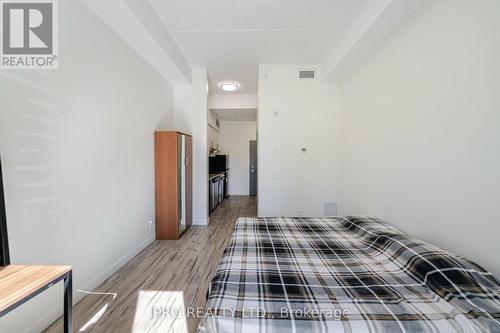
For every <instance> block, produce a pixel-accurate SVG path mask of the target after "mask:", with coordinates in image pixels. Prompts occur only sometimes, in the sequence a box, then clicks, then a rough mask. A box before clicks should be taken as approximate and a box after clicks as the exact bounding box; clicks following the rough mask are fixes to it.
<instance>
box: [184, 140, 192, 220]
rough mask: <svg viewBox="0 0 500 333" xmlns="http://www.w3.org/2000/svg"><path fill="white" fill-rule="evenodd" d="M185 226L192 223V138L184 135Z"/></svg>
mask: <svg viewBox="0 0 500 333" xmlns="http://www.w3.org/2000/svg"><path fill="white" fill-rule="evenodd" d="M185 149H186V151H185V156H186V158H185V161H186V164H185V175H186V181H185V184H186V192H185V193H186V196H185V200H186V225H187V226H188V227H189V226H190V225H191V224H192V223H193V161H192V160H193V138H192V137H190V136H188V135H185Z"/></svg>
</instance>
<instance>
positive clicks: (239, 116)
mask: <svg viewBox="0 0 500 333" xmlns="http://www.w3.org/2000/svg"><path fill="white" fill-rule="evenodd" d="M210 111H211V112H212V113H213V114H214V115H215V116H216V117H217V119H219V120H220V121H257V109H210Z"/></svg>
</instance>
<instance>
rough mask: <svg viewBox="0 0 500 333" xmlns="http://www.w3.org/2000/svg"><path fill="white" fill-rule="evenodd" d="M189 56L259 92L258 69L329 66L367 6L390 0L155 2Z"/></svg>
mask: <svg viewBox="0 0 500 333" xmlns="http://www.w3.org/2000/svg"><path fill="white" fill-rule="evenodd" d="M149 1H150V4H151V6H152V7H153V9H154V10H155V11H156V13H157V14H158V16H159V18H160V20H161V21H162V23H163V24H164V25H165V27H166V29H167V30H168V31H169V32H170V34H171V36H172V37H173V39H174V41H175V42H176V43H177V45H178V46H179V48H180V49H181V51H182V52H183V53H184V56H185V57H186V58H187V59H188V61H189V62H190V63H191V64H192V65H193V66H203V67H206V68H207V69H208V73H209V78H210V83H211V86H210V89H211V90H210V91H211V93H212V94H221V93H223V92H222V91H221V90H220V89H219V88H218V87H217V83H218V82H219V81H222V80H235V81H238V82H240V83H241V89H240V90H239V91H237V92H236V93H243V94H254V93H256V92H257V75H258V64H261V63H268V64H269V63H275V64H292V63H311V64H313V63H323V62H324V60H325V58H326V57H327V55H328V53H329V52H331V49H332V46H333V45H335V44H338V43H341V42H342V37H343V35H345V34H346V33H348V32H349V30H350V29H351V25H352V24H353V22H357V20H358V18H359V16H360V15H362V13H364V12H366V8H367V7H374V6H375V5H382V6H383V3H386V2H387V0H251V1H249V0H245V1H243V0H210V1H207V0H182V1H173V0H171V1H167V0H149Z"/></svg>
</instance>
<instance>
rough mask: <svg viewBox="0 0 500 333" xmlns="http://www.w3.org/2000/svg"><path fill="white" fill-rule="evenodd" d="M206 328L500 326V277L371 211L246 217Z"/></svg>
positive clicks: (218, 279)
mask: <svg viewBox="0 0 500 333" xmlns="http://www.w3.org/2000/svg"><path fill="white" fill-rule="evenodd" d="M199 332H213V333H215V332H219V333H222V332H242V333H251V332H276V333H281V332H500V287H499V284H498V282H497V281H496V280H495V278H494V277H493V276H492V275H491V274H490V273H488V272H486V271H485V270H484V269H482V268H481V267H479V266H478V265H476V264H474V263H472V262H470V261H468V260H466V259H464V258H462V257H460V256H457V255H455V254H452V253H449V252H446V251H443V250H441V249H439V248H437V247H435V246H433V245H430V244H428V243H425V242H423V241H420V240H418V239H415V238H411V237H408V236H407V235H405V234H403V233H401V232H400V231H398V230H397V229H395V228H394V227H392V226H390V225H388V224H386V223H384V222H382V221H380V220H377V219H374V218H369V217H345V218H240V219H239V220H238V221H237V223H236V226H235V230H234V233H233V236H232V240H231V244H230V245H229V246H228V247H227V249H226V250H225V252H224V255H223V257H222V259H221V262H220V264H219V267H218V270H217V272H216V274H215V277H214V278H213V280H212V282H211V285H210V288H209V295H208V303H207V307H206V314H205V317H204V318H203V319H202V321H201V323H200V327H199Z"/></svg>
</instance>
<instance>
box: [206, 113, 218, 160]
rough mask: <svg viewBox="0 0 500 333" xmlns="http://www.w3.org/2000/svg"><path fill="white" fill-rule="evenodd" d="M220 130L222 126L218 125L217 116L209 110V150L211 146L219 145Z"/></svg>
mask: <svg viewBox="0 0 500 333" xmlns="http://www.w3.org/2000/svg"><path fill="white" fill-rule="evenodd" d="M219 132H220V128H218V127H217V116H216V115H215V114H214V113H213V112H212V111H208V151H209V152H210V148H212V147H213V148H217V146H218V145H219Z"/></svg>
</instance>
